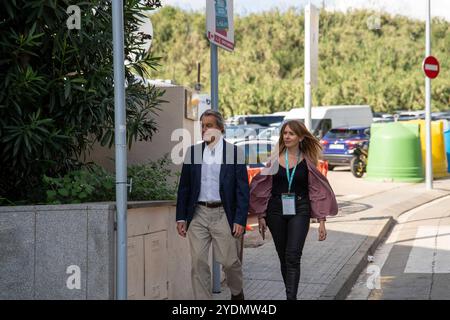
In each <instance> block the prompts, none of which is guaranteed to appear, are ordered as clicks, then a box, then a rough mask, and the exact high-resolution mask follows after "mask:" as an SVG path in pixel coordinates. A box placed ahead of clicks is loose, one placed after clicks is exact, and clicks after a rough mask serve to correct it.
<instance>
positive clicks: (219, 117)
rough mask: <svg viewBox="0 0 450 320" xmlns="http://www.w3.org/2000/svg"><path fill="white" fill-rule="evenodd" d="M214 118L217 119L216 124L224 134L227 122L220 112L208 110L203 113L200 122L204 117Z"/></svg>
mask: <svg viewBox="0 0 450 320" xmlns="http://www.w3.org/2000/svg"><path fill="white" fill-rule="evenodd" d="M207 116H213V117H214V118H215V119H216V124H217V126H218V127H219V128H220V130H221V131H222V132H224V130H225V121H224V120H223V117H222V114H221V113H220V112H219V111H215V110H211V109H208V110H206V111H205V112H203V113H202V115H201V116H200V121H202V119H203V117H207Z"/></svg>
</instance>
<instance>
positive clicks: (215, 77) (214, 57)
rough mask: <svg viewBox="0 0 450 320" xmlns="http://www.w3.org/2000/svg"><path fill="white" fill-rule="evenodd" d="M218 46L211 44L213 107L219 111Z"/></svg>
mask: <svg viewBox="0 0 450 320" xmlns="http://www.w3.org/2000/svg"><path fill="white" fill-rule="evenodd" d="M218 60H219V59H218V54H217V45H216V44H215V43H212V42H211V106H212V109H213V110H215V111H219V62H218Z"/></svg>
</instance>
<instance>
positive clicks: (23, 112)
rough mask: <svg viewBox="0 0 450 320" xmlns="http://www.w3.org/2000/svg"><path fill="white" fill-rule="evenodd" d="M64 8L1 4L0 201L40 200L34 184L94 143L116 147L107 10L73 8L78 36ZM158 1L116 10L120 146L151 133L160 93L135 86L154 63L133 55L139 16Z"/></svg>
mask: <svg viewBox="0 0 450 320" xmlns="http://www.w3.org/2000/svg"><path fill="white" fill-rule="evenodd" d="M73 4H74V2H73V1H69V0H58V1H57V0H48V1H42V0H27V1H25V0H11V1H2V2H1V4H0V29H1V33H0V153H1V156H0V167H1V173H0V197H1V196H3V197H6V198H8V199H10V200H17V199H30V200H31V201H33V200H34V201H39V200H41V199H43V198H44V197H45V194H42V193H43V188H41V187H40V186H42V177H43V176H44V175H47V176H50V177H51V176H58V175H63V174H65V173H66V172H67V171H68V170H69V169H73V168H74V167H75V166H76V165H77V159H79V157H81V156H82V155H83V154H84V152H85V151H86V150H89V146H91V145H92V143H93V142H95V141H100V142H101V143H102V144H103V145H109V146H111V145H112V144H113V143H114V87H113V50H112V8H111V1H110V0H90V1H84V2H77V3H76V5H78V6H79V8H80V9H81V11H80V12H81V17H80V18H81V19H80V21H81V26H80V27H81V28H80V29H69V28H68V26H67V23H66V22H67V20H68V19H69V18H70V17H71V16H70V14H71V13H72V12H69V14H68V13H67V12H66V10H67V9H68V7H69V6H70V5H73ZM159 6H160V4H159V1H146V2H143V1H140V0H126V1H124V24H125V39H124V42H125V45H124V51H125V56H126V58H127V60H128V61H129V62H130V63H129V64H128V65H127V66H126V84H127V88H126V99H127V100H126V108H127V125H128V127H127V129H128V132H127V134H128V137H127V139H128V145H131V143H132V141H134V140H135V139H144V140H148V139H150V138H151V136H152V134H153V132H155V130H157V126H156V122H155V111H157V106H158V104H159V103H161V102H162V100H161V99H160V98H161V96H162V94H163V92H161V91H160V90H157V89H156V88H154V87H145V86H143V85H142V84H141V83H140V82H138V81H136V76H135V74H137V75H141V76H144V75H145V74H146V75H148V74H149V72H150V71H154V70H155V67H156V66H157V65H158V61H157V59H156V58H154V57H153V56H151V55H149V54H148V53H146V52H145V51H144V50H143V49H142V47H141V46H140V45H141V44H142V43H143V41H144V40H145V38H146V37H148V35H145V34H139V33H138V32H137V31H138V26H139V24H140V23H141V21H143V20H142V19H143V18H144V17H145V14H148V13H149V12H150V11H151V10H153V9H155V8H156V7H159Z"/></svg>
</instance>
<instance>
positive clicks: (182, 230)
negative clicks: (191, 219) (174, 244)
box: [177, 221, 186, 238]
mask: <svg viewBox="0 0 450 320" xmlns="http://www.w3.org/2000/svg"><path fill="white" fill-rule="evenodd" d="M177 231H178V234H179V235H180V236H182V237H183V238H186V221H181V222H177Z"/></svg>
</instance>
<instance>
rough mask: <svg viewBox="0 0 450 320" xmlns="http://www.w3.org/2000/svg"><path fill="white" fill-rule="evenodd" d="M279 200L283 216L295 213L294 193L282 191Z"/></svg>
mask: <svg viewBox="0 0 450 320" xmlns="http://www.w3.org/2000/svg"><path fill="white" fill-rule="evenodd" d="M281 201H282V204H283V215H284V216H292V215H295V194H294V193H283V194H282V195H281Z"/></svg>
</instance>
